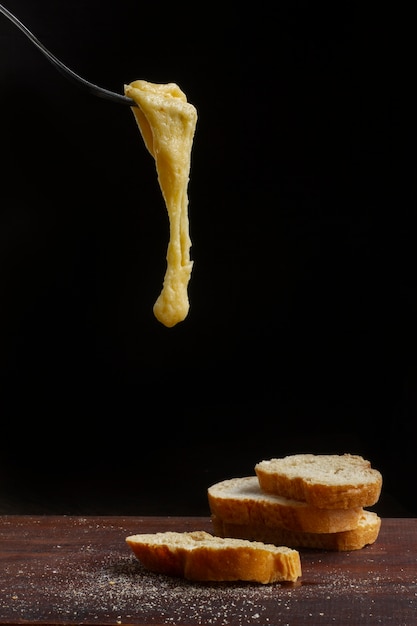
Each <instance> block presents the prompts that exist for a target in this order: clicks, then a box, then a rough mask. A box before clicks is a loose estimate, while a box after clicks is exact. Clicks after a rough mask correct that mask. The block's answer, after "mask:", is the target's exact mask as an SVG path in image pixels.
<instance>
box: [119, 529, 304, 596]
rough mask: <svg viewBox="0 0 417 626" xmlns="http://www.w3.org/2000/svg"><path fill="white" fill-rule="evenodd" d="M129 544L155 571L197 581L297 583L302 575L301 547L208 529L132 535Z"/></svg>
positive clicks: (143, 562) (138, 556) (127, 539)
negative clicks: (221, 534) (216, 533)
mask: <svg viewBox="0 0 417 626" xmlns="http://www.w3.org/2000/svg"><path fill="white" fill-rule="evenodd" d="M126 542H127V544H128V545H129V546H130V547H131V549H132V550H133V552H134V554H135V556H136V557H137V558H138V559H139V560H140V561H141V563H142V564H143V565H144V567H145V568H147V569H149V570H150V571H152V572H156V573H160V574H167V575H170V576H179V577H183V578H187V579H189V580H194V581H232V580H243V581H252V582H258V583H263V584H267V583H274V582H281V581H290V582H295V581H296V580H297V579H298V578H299V577H300V576H301V561H300V555H299V553H298V552H297V550H294V549H290V548H287V547H283V546H276V545H266V544H264V543H261V542H254V541H247V540H245V539H238V538H222V537H216V536H213V535H211V534H210V533H206V532H204V531H194V532H171V531H168V532H161V533H153V534H139V535H131V536H129V537H127V538H126Z"/></svg>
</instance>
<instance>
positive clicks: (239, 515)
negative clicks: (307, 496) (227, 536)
mask: <svg viewBox="0 0 417 626" xmlns="http://www.w3.org/2000/svg"><path fill="white" fill-rule="evenodd" d="M207 493H208V502H209V507H210V511H211V513H212V514H213V515H216V516H218V517H219V518H221V519H222V520H223V521H224V522H230V523H232V524H254V525H265V526H270V527H273V528H275V527H278V528H287V529H288V530H294V531H302V532H311V533H335V532H341V531H345V530H351V529H353V528H355V527H356V526H357V525H358V523H359V519H360V517H361V514H362V512H363V508H362V507H356V508H350V509H319V508H317V507H314V506H311V505H310V504H307V503H306V502H300V501H298V500H290V499H288V498H284V497H282V496H276V495H273V494H268V493H266V492H264V491H262V490H261V488H260V486H259V481H258V478H257V477H256V476H246V477H243V478H231V479H229V480H224V481H221V482H219V483H216V484H214V485H212V486H211V487H209V488H208V492H207Z"/></svg>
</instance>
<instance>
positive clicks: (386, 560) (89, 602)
mask: <svg viewBox="0 0 417 626" xmlns="http://www.w3.org/2000/svg"><path fill="white" fill-rule="evenodd" d="M194 529H204V530H208V531H210V530H211V524H210V520H209V519H208V518H201V517H181V518H180V517H65V516H43V517H33V516H2V517H0V624H2V625H3V624H57V625H58V624H98V625H105V624H133V623H134V624H137V625H138V626H144V625H149V624H153V625H155V624H184V625H197V624H210V626H212V625H213V626H226V625H227V626H234V625H239V626H243V625H245V624H251V625H274V626H275V625H277V626H278V625H281V624H282V625H290V626H298V625H303V624H309V625H310V626H316V625H320V626H327V625H330V624H331V625H332V626H334V625H335V624H337V625H338V626H339V625H343V624H355V626H357V625H358V624H361V625H363V624H365V625H367V624H372V625H373V624H375V625H376V624H393V626H394V625H395V626H413V625H415V624H417V519H383V520H382V528H381V532H380V535H379V537H378V540H377V542H376V543H375V544H374V545H372V546H368V547H366V548H364V549H362V550H358V551H353V552H346V553H335V552H323V551H314V550H303V551H301V560H302V567H303V575H302V578H301V579H300V580H299V582H297V583H294V584H292V583H286V584H276V585H266V586H264V585H254V584H248V583H227V584H226V583H213V584H196V583H190V582H188V581H184V580H182V579H172V578H168V577H164V576H158V575H155V574H151V573H149V572H146V571H145V570H144V569H143V568H142V566H141V564H140V563H139V562H138V561H137V560H136V559H135V557H134V556H133V555H132V554H131V552H130V549H129V548H128V546H127V544H126V542H125V538H126V536H128V535H129V534H133V533H137V532H157V531H164V530H180V531H182V530H194Z"/></svg>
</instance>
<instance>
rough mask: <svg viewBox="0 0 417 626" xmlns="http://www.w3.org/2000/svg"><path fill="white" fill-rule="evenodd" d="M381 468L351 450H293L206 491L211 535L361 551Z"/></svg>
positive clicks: (374, 531) (373, 518) (369, 536)
mask: <svg viewBox="0 0 417 626" xmlns="http://www.w3.org/2000/svg"><path fill="white" fill-rule="evenodd" d="M381 488H382V475H381V473H380V472H379V471H378V470H376V469H374V468H372V467H371V464H370V462H369V461H367V460H365V459H364V458H363V457H361V456H358V455H352V454H341V455H337V454H317V455H316V454H295V455H290V456H286V457H282V458H275V459H270V460H265V461H261V462H259V463H257V465H255V475H254V476H246V477H242V478H231V479H229V480H224V481H221V482H219V483H216V484H214V485H212V486H211V487H209V488H208V501H209V507H210V511H211V520H212V525H213V531H214V534H215V535H217V536H219V537H235V538H240V539H247V540H252V541H261V542H265V543H271V544H275V545H285V546H289V547H291V548H315V549H322V550H337V551H348V550H359V549H361V548H363V547H364V546H366V545H368V544H371V543H374V542H375V541H376V539H377V537H378V534H379V531H380V527H381V518H380V517H379V516H378V515H377V514H376V513H374V512H372V511H368V510H366V508H365V507H371V506H373V505H374V504H376V502H377V501H378V499H379V496H380V493H381Z"/></svg>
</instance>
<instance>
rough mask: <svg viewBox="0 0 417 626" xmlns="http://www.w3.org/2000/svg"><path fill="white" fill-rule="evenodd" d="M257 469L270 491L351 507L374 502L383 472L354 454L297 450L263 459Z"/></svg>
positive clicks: (321, 505) (264, 487) (315, 503)
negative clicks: (290, 453)
mask: <svg viewBox="0 0 417 626" xmlns="http://www.w3.org/2000/svg"><path fill="white" fill-rule="evenodd" d="M255 472H256V475H257V477H258V480H259V485H260V487H261V489H262V490H264V491H266V492H267V493H271V494H275V495H279V496H284V497H285V498H292V499H294V500H301V501H303V502H308V503H309V504H310V505H312V506H315V507H317V508H325V509H330V508H336V509H349V508H355V507H368V506H372V505H373V504H375V503H376V502H377V501H378V499H379V496H380V493H381V488H382V475H381V474H380V472H379V471H378V470H376V469H373V468H372V467H371V464H370V462H369V461H366V460H365V459H364V458H362V457H361V456H358V455H352V454H342V455H337V454H294V455H291V456H286V457H283V458H278V459H270V460H267V461H261V462H260V463H257V464H256V465H255Z"/></svg>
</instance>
